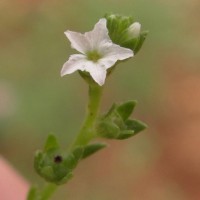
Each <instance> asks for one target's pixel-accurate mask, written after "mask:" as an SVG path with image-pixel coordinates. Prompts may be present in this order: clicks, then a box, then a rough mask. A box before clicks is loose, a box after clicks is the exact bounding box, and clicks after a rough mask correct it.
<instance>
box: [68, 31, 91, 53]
mask: <svg viewBox="0 0 200 200" xmlns="http://www.w3.org/2000/svg"><path fill="white" fill-rule="evenodd" d="M64 33H65V35H66V36H67V38H68V39H69V41H70V42H71V47H72V48H73V49H76V50H77V51H79V52H81V53H83V54H84V53H86V52H87V51H88V50H89V49H90V44H89V42H88V40H87V38H86V37H85V35H84V34H81V33H77V32H73V31H65V32H64Z"/></svg>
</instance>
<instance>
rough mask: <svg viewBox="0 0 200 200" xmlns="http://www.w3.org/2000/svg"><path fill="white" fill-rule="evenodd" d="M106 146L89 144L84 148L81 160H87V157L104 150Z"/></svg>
mask: <svg viewBox="0 0 200 200" xmlns="http://www.w3.org/2000/svg"><path fill="white" fill-rule="evenodd" d="M106 146H107V145H106V144H104V143H95V144H89V145H87V146H86V147H85V148H84V152H83V156H82V158H83V159H84V158H87V157H88V156H91V155H92V154H94V153H96V152H97V151H99V150H101V149H103V148H105V147H106Z"/></svg>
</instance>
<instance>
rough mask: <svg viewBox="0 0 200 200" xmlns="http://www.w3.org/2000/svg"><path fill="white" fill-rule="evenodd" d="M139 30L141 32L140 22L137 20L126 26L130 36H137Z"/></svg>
mask: <svg viewBox="0 0 200 200" xmlns="http://www.w3.org/2000/svg"><path fill="white" fill-rule="evenodd" d="M140 32H141V24H140V23H139V22H135V23H133V24H131V25H130V26H129V28H128V33H129V35H130V36H131V37H132V38H137V37H139V35H140Z"/></svg>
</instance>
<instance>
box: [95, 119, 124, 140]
mask: <svg viewBox="0 0 200 200" xmlns="http://www.w3.org/2000/svg"><path fill="white" fill-rule="evenodd" d="M96 130H97V133H98V135H99V136H101V137H105V138H110V139H112V138H117V136H118V135H119V132H120V129H119V127H118V126H117V125H115V124H114V123H113V122H110V121H102V122H100V123H99V124H98V125H97V129H96Z"/></svg>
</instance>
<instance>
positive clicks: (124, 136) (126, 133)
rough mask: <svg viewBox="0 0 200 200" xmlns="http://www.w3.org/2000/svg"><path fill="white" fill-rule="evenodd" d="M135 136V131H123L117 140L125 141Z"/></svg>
mask: <svg viewBox="0 0 200 200" xmlns="http://www.w3.org/2000/svg"><path fill="white" fill-rule="evenodd" d="M134 135H135V132H134V131H133V130H125V131H121V133H120V135H119V136H118V137H117V138H116V139H118V140H124V139H128V138H130V137H132V136H134Z"/></svg>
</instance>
